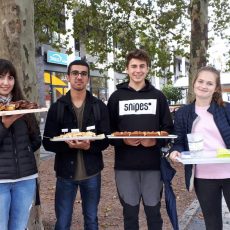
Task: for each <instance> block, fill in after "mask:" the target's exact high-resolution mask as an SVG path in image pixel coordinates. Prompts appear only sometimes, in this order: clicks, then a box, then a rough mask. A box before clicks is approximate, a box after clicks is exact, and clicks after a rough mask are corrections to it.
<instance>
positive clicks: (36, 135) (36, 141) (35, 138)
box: [30, 114, 42, 152]
mask: <svg viewBox="0 0 230 230" xmlns="http://www.w3.org/2000/svg"><path fill="white" fill-rule="evenodd" d="M31 119H32V124H33V125H34V127H33V133H31V134H30V142H31V148H32V150H33V151H34V152H35V151H37V150H38V149H39V148H40V147H41V143H42V138H41V133H40V128H39V125H38V121H37V120H36V117H35V116H34V114H32V116H31Z"/></svg>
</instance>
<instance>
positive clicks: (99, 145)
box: [86, 101, 110, 153]
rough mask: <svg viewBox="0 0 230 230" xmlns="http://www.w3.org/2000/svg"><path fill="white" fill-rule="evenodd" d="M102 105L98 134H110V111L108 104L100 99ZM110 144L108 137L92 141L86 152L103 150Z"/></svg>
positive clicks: (100, 105)
mask: <svg viewBox="0 0 230 230" xmlns="http://www.w3.org/2000/svg"><path fill="white" fill-rule="evenodd" d="M98 103H99V107H100V120H99V121H97V123H96V125H97V134H103V133H104V134H105V135H108V134H110V122H109V113H108V109H107V107H106V105H105V104H104V103H103V102H102V101H98ZM108 146H109V141H108V138H105V139H103V140H97V141H92V142H91V143H90V149H89V150H87V151H86V152H90V153H98V152H101V151H103V150H104V149H106V148H107V147H108Z"/></svg>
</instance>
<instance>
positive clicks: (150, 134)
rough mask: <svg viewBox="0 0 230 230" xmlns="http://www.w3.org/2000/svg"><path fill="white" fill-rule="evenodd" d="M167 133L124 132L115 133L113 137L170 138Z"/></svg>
mask: <svg viewBox="0 0 230 230" xmlns="http://www.w3.org/2000/svg"><path fill="white" fill-rule="evenodd" d="M168 135H169V134H168V132H167V131H133V132H128V131H123V132H114V133H112V136H117V137H119V136H149V137H153V136H168Z"/></svg>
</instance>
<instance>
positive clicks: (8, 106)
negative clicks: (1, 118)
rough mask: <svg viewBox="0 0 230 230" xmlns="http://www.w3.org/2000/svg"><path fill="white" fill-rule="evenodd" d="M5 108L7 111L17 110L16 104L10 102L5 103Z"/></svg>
mask: <svg viewBox="0 0 230 230" xmlns="http://www.w3.org/2000/svg"><path fill="white" fill-rule="evenodd" d="M5 110H6V111H13V110H15V104H11V103H10V104H8V105H5Z"/></svg>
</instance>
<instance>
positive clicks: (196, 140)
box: [187, 133, 204, 157]
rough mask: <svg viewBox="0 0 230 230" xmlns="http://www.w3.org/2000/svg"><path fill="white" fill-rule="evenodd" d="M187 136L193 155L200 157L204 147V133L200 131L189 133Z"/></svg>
mask: <svg viewBox="0 0 230 230" xmlns="http://www.w3.org/2000/svg"><path fill="white" fill-rule="evenodd" d="M187 138H188V147H189V151H190V152H191V157H199V155H201V152H202V151H203V149H204V141H203V135H202V134H200V133H189V134H187Z"/></svg>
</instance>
